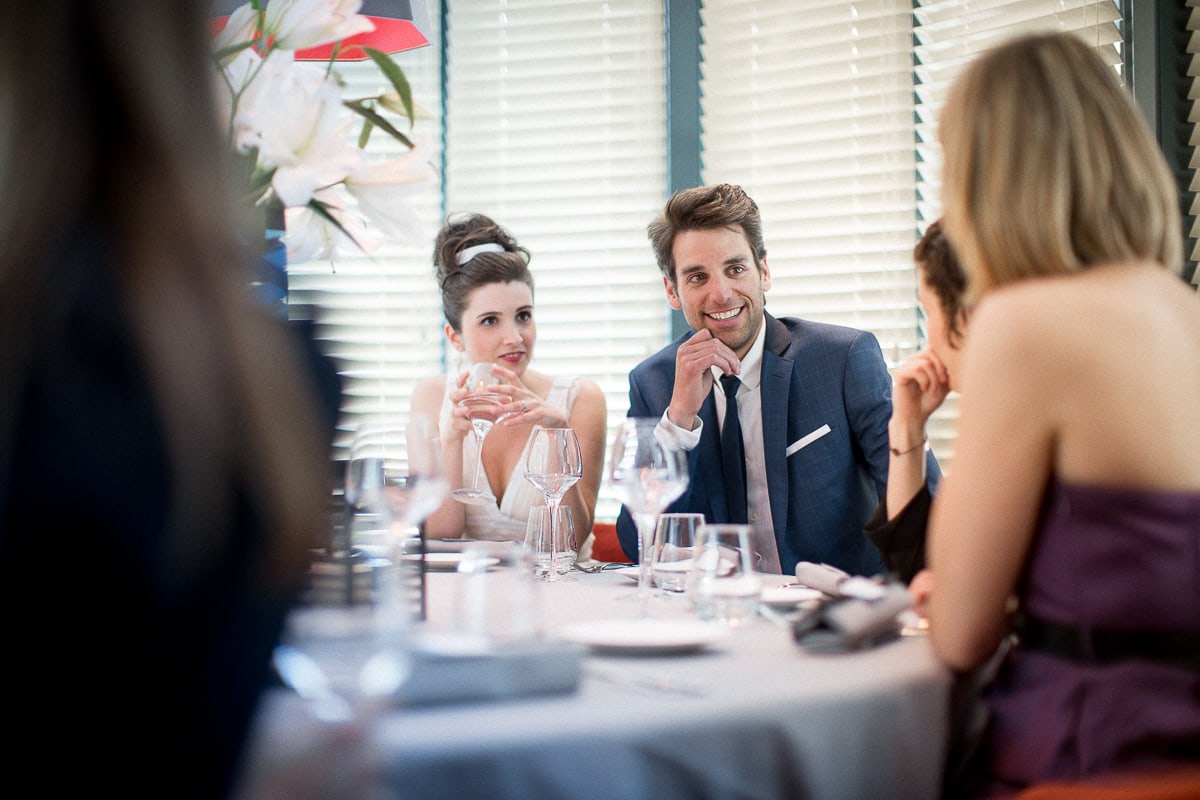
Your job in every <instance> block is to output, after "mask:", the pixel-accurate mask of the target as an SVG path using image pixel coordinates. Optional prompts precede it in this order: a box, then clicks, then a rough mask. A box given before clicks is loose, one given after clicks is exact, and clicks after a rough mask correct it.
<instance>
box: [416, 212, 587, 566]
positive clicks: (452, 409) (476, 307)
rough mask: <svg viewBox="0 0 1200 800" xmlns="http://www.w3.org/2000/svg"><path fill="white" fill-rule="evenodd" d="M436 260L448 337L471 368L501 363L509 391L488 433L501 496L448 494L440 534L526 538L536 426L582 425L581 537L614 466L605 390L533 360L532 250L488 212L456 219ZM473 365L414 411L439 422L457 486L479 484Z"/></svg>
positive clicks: (486, 454) (576, 492)
mask: <svg viewBox="0 0 1200 800" xmlns="http://www.w3.org/2000/svg"><path fill="white" fill-rule="evenodd" d="M434 265H435V267H436V271H437V279H438V285H439V286H440V288H441V292H442V310H443V312H444V314H445V317H446V326H445V332H446V338H447V339H448V340H449V341H450V344H451V346H453V347H454V348H455V349H456V350H458V351H459V352H460V353H462V354H463V361H464V365H467V366H469V365H470V364H473V363H486V362H491V363H494V364H495V365H496V367H495V369H494V370H493V375H494V377H495V379H496V383H498V384H500V386H499V390H498V391H499V392H500V393H502V394H504V395H506V396H507V398H508V402H507V403H505V404H504V406H503V407H502V408H501V411H502V412H504V413H506V414H507V415H508V416H506V417H505V418H504V419H502V420H501V421H500V422H498V423H496V425H495V426H494V427H493V428H492V430H491V432H490V433H488V435H487V437H486V438H485V439H484V445H483V472H482V474H481V475H480V484H481V485H483V486H485V487H486V488H490V490H491V492H492V494H493V495H495V497H496V502H495V503H488V504H486V505H467V504H464V503H460V502H458V501H457V500H455V499H454V498H453V497H447V499H446V500H445V501H444V502H443V503H442V505H441V507H440V508H439V509H438V510H437V511H435V512H434V513H433V514H431V515H430V516H429V518H428V519H427V520H426V522H425V526H426V528H425V530H426V535H427V536H428V537H429V538H432V539H438V538H456V537H460V536H461V537H467V538H473V539H490V540H501V541H502V540H517V541H521V540H523V539H524V538H525V525H526V522H527V521H528V519H529V510H530V508H532V507H534V506H538V505H542V504H544V503H545V498H544V497H543V495H542V494H541V492H539V491H538V490H537V489H535V488H534V487H533V485H532V484H530V483H529V482H528V481H526V480H525V479H524V477H523V476H522V474H521V460H522V456H523V455H524V451H525V444H526V442H527V441H528V440H529V435H530V433H531V432H532V431H533V429H534V427H536V426H541V427H543V428H574V429H575V432H576V434H577V435H578V437H579V446H580V449H581V450H582V453H583V478H582V479H581V480H580V481H579V482H578V483H576V484H575V485H574V486H573V487H571V489H570V490H569V491H568V492H567V494H566V496H565V497H564V498H563V501H562V504H563V505H564V506H570V508H571V512H572V516H573V518H574V521H575V530H576V540H577V542H578V543H579V544H583V542H584V540H585V539H586V537H587V534H588V533H589V532H590V531H591V528H592V519H593V516H594V514H595V509H596V495H597V493H598V492H599V490H600V479H601V476H602V472H603V464H604V442H605V430H606V424H607V422H606V413H607V412H606V408H605V401H604V394H603V393H602V392H601V391H600V387H599V386H598V385H597V384H596V383H595V382H594V381H592V380H589V379H587V378H580V377H560V378H553V377H551V376H549V375H545V374H543V373H541V372H538V371H536V370H534V369H532V368H531V367H530V363H531V361H532V360H533V348H534V344H535V343H536V341H537V325H536V323H535V322H534V314H533V276H532V275H531V274H530V271H529V251H528V250H526V249H525V248H524V247H522V246H521V245H519V244H518V243H517V242H516V240H515V239H514V238H513V237H512V236H511V235H510V234H509V233H508V231H506V230H505V229H504V228H502V227H500V226H499V225H497V224H496V223H495V222H494V221H493V220H491V219H490V218H488V217H486V216H483V215H482V214H470V215H466V216H461V217H452V218H450V219H449V220H447V222H446V224H445V225H444V226H443V227H442V229H441V231H439V232H438V236H437V240H436V243H435V246H434ZM465 378H466V371H465V369H464V371H463V372H461V373H460V374H458V375H454V376H447V375H434V376H431V377H429V378H426V379H425V380H423V381H422V382H421V383H420V384H418V385H417V387H416V389H415V390H414V392H413V398H412V412H413V414H425V415H428V416H430V417H434V418H436V419H437V420H438V430H439V436H440V437H441V448H442V459H443V464H444V466H445V469H446V474H447V475H448V476H449V478H450V488H451V489H456V488H459V487H462V486H470V485H471V481H472V480H473V478H474V470H475V462H476V457H477V453H478V451H477V449H476V444H475V436H474V434H473V433H472V430H471V421H470V419H468V417H467V415H466V411H465V410H464V409H461V408H459V407H458V405H457V403H458V401H459V400H461V399H462V398H463V397H464V396H465V395H466V392H465V391H464V390H463V388H462V386H463V382H464V380H465Z"/></svg>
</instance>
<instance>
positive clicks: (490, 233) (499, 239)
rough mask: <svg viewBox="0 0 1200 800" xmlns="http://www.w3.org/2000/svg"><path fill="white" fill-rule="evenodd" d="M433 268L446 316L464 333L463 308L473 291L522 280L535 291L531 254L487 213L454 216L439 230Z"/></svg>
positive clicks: (443, 311)
mask: <svg viewBox="0 0 1200 800" xmlns="http://www.w3.org/2000/svg"><path fill="white" fill-rule="evenodd" d="M433 265H434V267H435V271H436V274H437V281H438V288H439V289H441V292H442V313H443V314H445V316H446V322H448V323H449V324H450V327H452V328H454V330H456V331H459V332H461V331H462V315H463V309H465V308H466V307H467V301H468V300H469V299H470V296H471V292H473V291H475V290H476V289H478V288H479V287H480V286H484V285H486V284H489V283H511V282H513V281H521V282H522V283H524V284H525V285H527V286H528V287H529V291H530V293H532V292H533V275H532V274H531V273H530V271H529V251H528V250H526V249H525V248H524V247H522V246H521V245H519V244H517V240H516V239H514V238H513V237H512V234H510V233H509V232H508V231H506V230H505V229H504V228H502V227H500V226H499V225H497V224H496V222H495V221H494V220H492V219H491V218H490V217H486V216H484V215H483V214H466V215H461V216H453V217H450V218H448V219H447V220H446V224H445V225H443V226H442V229H441V230H440V231H438V235H437V239H436V240H435V241H434V246H433Z"/></svg>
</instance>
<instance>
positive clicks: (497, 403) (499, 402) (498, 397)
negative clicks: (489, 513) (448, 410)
mask: <svg viewBox="0 0 1200 800" xmlns="http://www.w3.org/2000/svg"><path fill="white" fill-rule="evenodd" d="M493 366H495V365H494V364H491V363H486V362H485V363H479V364H472V365H471V369H470V371H469V372H468V373H467V382H466V383H465V384H464V385H463V388H464V389H466V390H467V396H466V397H464V398H463V399H462V400H460V401H458V405H459V406H460V407H461V408H465V409H466V410H467V415H468V416H470V418H471V428H472V429H473V430H474V432H475V444H476V450H477V452H476V455H475V474H474V477H473V478H472V480H471V485H470V486H464V487H462V488H461V489H455V490H454V491H453V492H451V493H450V494H451V495H452V496H453V497H454V499H455V500H458V501H459V502H462V503H468V504H470V505H487V504H488V503H495V502H496V496H495V495H493V494H492V493H491V491H490V490H489V489H488V488H487V487H484V486H480V483H479V481H480V477H481V475H482V474H483V440H484V439H485V438H487V435H488V432H489V431H491V430H492V426H493V425H495V424H496V423H497V422H499V421H500V420H502V419H504V417H505V416H506V415H505V414H503V413H502V412H501V411H500V408H501V407H502V406H503V405H504V404H505V403H507V402H508V396H507V395H503V394H499V393H497V392H489V391H488V388H489V387H491V386H494V385H496V377H495V376H494V375H493V374H492V367H493Z"/></svg>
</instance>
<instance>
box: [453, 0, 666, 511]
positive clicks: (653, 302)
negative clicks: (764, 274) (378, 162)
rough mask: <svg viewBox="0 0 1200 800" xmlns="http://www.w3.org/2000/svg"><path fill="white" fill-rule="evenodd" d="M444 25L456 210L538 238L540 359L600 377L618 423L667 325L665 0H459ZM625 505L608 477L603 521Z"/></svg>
mask: <svg viewBox="0 0 1200 800" xmlns="http://www.w3.org/2000/svg"><path fill="white" fill-rule="evenodd" d="M446 37H447V39H446V42H447V70H448V72H447V86H448V89H447V97H446V101H447V112H446V151H447V161H446V164H447V169H446V182H445V192H446V210H447V212H451V213H452V212H458V211H478V212H482V213H485V214H488V215H489V216H491V217H493V218H494V219H495V220H496V221H497V222H499V223H500V224H502V225H504V226H505V227H506V228H508V229H509V230H510V231H511V232H512V233H513V234H514V235H515V236H516V237H517V239H518V241H520V242H521V243H522V244H523V245H525V246H526V247H528V248H529V250H530V252H531V253H532V255H533V258H532V261H531V262H530V268H531V270H532V272H533V276H534V282H535V300H534V306H535V311H534V316H535V319H536V321H537V324H538V342H537V348H536V350H535V353H534V361H533V363H534V367H535V368H536V369H538V370H540V371H543V372H546V373H548V374H551V375H565V374H578V375H585V376H587V377H590V378H592V379H593V380H595V381H596V382H597V383H599V384H600V387H601V388H602V389H603V390H604V392H605V395H606V398H607V401H608V412H609V421H610V428H612V427H614V426H615V424H616V423H617V421H619V419H620V418H621V417H623V416H624V415H625V413H626V410H627V408H628V388H629V387H628V379H627V376H628V372H629V370H630V369H632V368H633V367H634V366H635V365H636V364H637V363H638V362H639V361H640V360H641V359H643V358H645V357H646V356H647V355H649V354H650V353H652V352H653V351H655V350H657V349H658V348H659V347H661V346H662V345H663V344H664V343H665V342H666V340H667V332H668V328H669V313H668V309H667V306H666V303H665V301H664V296H663V290H662V284H661V281H660V280H659V278H658V274H659V273H658V269H657V267H656V266H655V264H654V259H653V254H652V252H651V250H650V245H649V242H648V241H647V239H646V225H647V223H648V222H649V221H650V220H651V218H652V217H653V216H654V214H655V213H656V212H657V211H658V210H659V208H660V207H661V205H662V202H663V197H664V192H665V188H664V187H665V185H666V167H665V164H666V153H665V147H666V145H665V142H666V111H665V108H666V101H665V88H664V87H665V77H664V76H665V69H664V57H665V56H664V47H663V42H664V32H663V10H662V7H661V4H659V3H647V2H645V0H608V2H600V1H598V0H523V1H522V2H520V3H515V2H514V3H509V2H504V0H453V2H451V3H450V4H449V8H448V17H447V30H446ZM456 366H457V365H456V363H454V362H451V363H449V364H447V367H448V368H454V367H456ZM618 508H619V505H618V503H617V502H616V500H615V499H614V498H612V497H610V496H609V494H608V492H607V490H606V489H602V492H601V497H600V501H599V504H598V507H597V518H599V519H615V518H616V513H617V510H618Z"/></svg>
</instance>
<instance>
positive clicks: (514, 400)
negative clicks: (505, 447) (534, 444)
mask: <svg viewBox="0 0 1200 800" xmlns="http://www.w3.org/2000/svg"><path fill="white" fill-rule="evenodd" d="M496 374H497V375H498V376H499V377H498V382H499V383H500V386H498V387H497V389H496V390H497V392H501V393H503V394H506V395H508V403H506V404H505V406H504V413H505V414H507V416H506V417H504V419H502V420H501V421H500V424H501V425H504V426H506V427H510V428H511V427H513V426H515V425H541V426H542V427H543V428H569V427H571V426H570V422H569V421H568V419H567V415H566V413H565V412H564V411H562V409H558V408H555V407H554V406H552V405H550V404H549V403H547V402H546V401H545V400H544V399H543V398H542V396H541V395H539V394H538V393H537V392H535V391H533V390H532V389H530V388H529V387H528V386H526V385H525V384H524V383H522V382H521V379H520V377H518V375H517V373H515V372H513V371H512V370H510V369H505V368H504V367H501V366H499V365H497V367H496Z"/></svg>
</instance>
